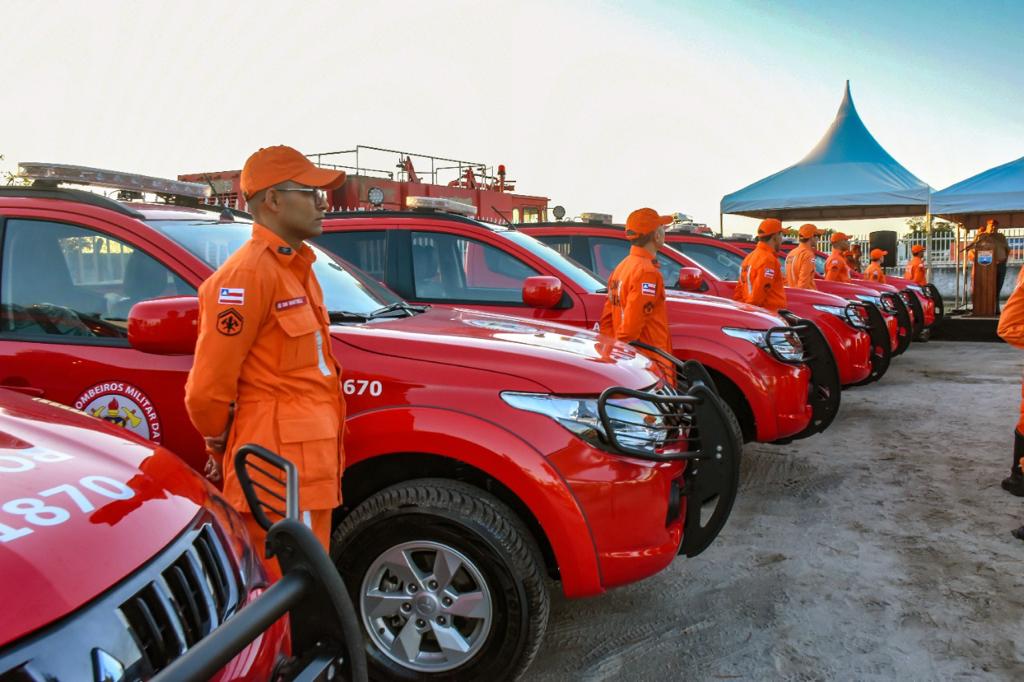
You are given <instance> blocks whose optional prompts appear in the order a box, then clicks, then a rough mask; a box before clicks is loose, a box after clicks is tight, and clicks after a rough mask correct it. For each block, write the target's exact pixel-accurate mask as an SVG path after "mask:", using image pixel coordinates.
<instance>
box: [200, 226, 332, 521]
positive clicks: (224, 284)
mask: <svg viewBox="0 0 1024 682" xmlns="http://www.w3.org/2000/svg"><path fill="white" fill-rule="evenodd" d="M315 259H316V256H315V254H314V253H313V250H312V249H310V248H309V246H306V245H303V246H302V248H301V249H299V250H298V251H297V252H296V251H295V250H294V249H292V248H291V247H290V246H288V244H287V243H286V242H285V241H284V240H282V239H281V238H280V237H278V236H277V235H276V234H274V233H273V232H271V231H270V230H268V229H267V228H265V227H263V226H262V225H258V224H257V225H253V230H252V239H250V240H249V241H248V242H246V243H245V244H244V245H243V246H242V247H241V248H240V249H238V251H236V252H235V253H234V254H232V255H231V256H230V257H229V258H228V259H227V260H226V261H225V262H224V264H223V265H221V266H220V268H218V269H217V271H216V272H215V273H214V274H213V275H212V276H211V277H210V278H209V279H208V280H206V281H205V282H204V283H203V285H202V286H201V287H200V288H199V342H198V344H197V345H196V354H195V362H194V364H193V366H192V371H191V372H190V373H189V376H188V382H187V383H186V385H185V405H186V407H187V408H188V413H189V417H190V418H191V419H192V423H193V424H195V426H196V428H197V429H198V430H199V432H200V433H201V434H203V435H204V436H218V435H220V434H221V433H223V432H224V428H225V427H226V426H227V422H228V409H229V405H230V404H231V403H232V402H234V403H235V417H234V421H233V423H232V425H231V430H230V432H229V434H228V441H227V449H226V451H225V453H226V456H225V457H224V466H222V468H221V469H222V472H223V475H224V495H225V496H226V497H227V499H228V501H229V502H230V503H231V504H232V506H234V507H235V508H236V509H239V510H241V511H248V505H247V504H246V502H245V498H244V496H243V495H242V490H241V487H240V486H239V484H238V479H237V478H236V476H235V471H234V462H233V457H234V453H235V452H236V451H237V450H238V448H239V447H240V446H242V445H244V444H246V443H255V444H257V445H262V446H263V447H265V448H268V449H269V450H272V451H273V452H276V453H277V454H279V455H281V456H282V457H284V458H286V459H288V460H291V461H292V462H294V463H295V465H296V467H297V468H298V473H299V505H300V509H301V510H324V509H333V508H335V507H337V506H338V504H339V503H340V502H341V472H342V468H343V466H344V458H343V454H342V440H341V434H342V428H343V425H344V418H345V402H344V397H343V396H342V394H341V391H340V383H339V378H340V376H341V367H340V366H339V365H338V363H337V362H336V361H335V359H334V356H333V354H332V352H331V340H330V321H329V318H328V315H327V310H326V308H324V304H323V292H322V291H321V289H320V285H319V283H318V282H317V280H316V277H315V276H314V274H313V271H312V265H313V261H314V260H315Z"/></svg>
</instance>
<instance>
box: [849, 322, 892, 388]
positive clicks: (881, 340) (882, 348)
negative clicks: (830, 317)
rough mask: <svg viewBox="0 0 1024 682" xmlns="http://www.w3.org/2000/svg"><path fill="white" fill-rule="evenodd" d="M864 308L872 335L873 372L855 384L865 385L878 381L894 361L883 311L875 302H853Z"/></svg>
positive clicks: (869, 331) (869, 333) (870, 334)
mask: <svg viewBox="0 0 1024 682" xmlns="http://www.w3.org/2000/svg"><path fill="white" fill-rule="evenodd" d="M851 305H855V306H857V307H859V308H861V309H862V310H864V311H865V312H866V314H867V317H868V329H867V331H868V335H869V336H870V337H871V374H869V375H868V376H867V378H866V379H864V380H863V381H860V382H858V383H857V384H855V385H856V386H863V385H864V384H870V383H873V382H875V381H878V380H879V379H881V378H882V377H883V376H885V373H886V372H887V371H888V370H889V364H890V362H891V361H892V341H891V339H890V338H889V327H888V325H886V323H885V317H884V316H883V315H882V311H880V310H879V309H878V306H876V305H875V304H874V303H852V304H851Z"/></svg>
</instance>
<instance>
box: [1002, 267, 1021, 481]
mask: <svg viewBox="0 0 1024 682" xmlns="http://www.w3.org/2000/svg"><path fill="white" fill-rule="evenodd" d="M996 333H997V334H999V338H1001V339H1002V340H1003V341H1006V343H1008V344H1010V345H1011V346H1013V347H1014V348H1021V349H1024V270H1021V274H1020V275H1019V276H1018V277H1017V286H1016V287H1015V288H1014V290H1013V293H1012V294H1010V298H1009V300H1007V301H1006V305H1005V306H1003V312H1002V313H1001V314H1000V315H999V328H998V329H997V331H996ZM1017 433H1020V434H1024V386H1022V387H1021V405H1020V419H1019V420H1018V421H1017ZM1021 466H1022V467H1024V458H1022V459H1021Z"/></svg>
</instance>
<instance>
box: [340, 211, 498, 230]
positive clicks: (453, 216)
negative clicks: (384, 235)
mask: <svg viewBox="0 0 1024 682" xmlns="http://www.w3.org/2000/svg"><path fill="white" fill-rule="evenodd" d="M424 215H426V216H429V217H431V218H433V219H435V220H448V221H451V222H454V223H465V224H467V225H474V226H476V227H486V228H487V229H489V230H496V229H515V227H514V226H509V225H505V224H504V223H488V222H484V221H482V220H479V219H477V218H471V217H469V216H464V215H459V214H457V213H446V212H444V211H434V210H416V211H392V210H383V211H362V210H359V211H355V210H353V211H328V212H327V213H325V214H324V218H325V219H327V218H332V219H333V218H356V219H358V218H377V217H387V218H416V217H422V216H424Z"/></svg>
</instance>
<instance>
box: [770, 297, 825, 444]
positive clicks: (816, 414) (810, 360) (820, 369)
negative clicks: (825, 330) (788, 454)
mask: <svg viewBox="0 0 1024 682" xmlns="http://www.w3.org/2000/svg"><path fill="white" fill-rule="evenodd" d="M779 315H781V316H782V317H783V318H784V319H785V320H786V321H787V322H789V324H790V327H789V328H790V330H792V331H794V332H796V334H797V336H799V337H800V341H801V343H803V346H804V364H806V365H807V366H808V368H810V370H811V381H810V384H809V386H808V389H807V402H808V403H809V404H810V406H811V410H812V412H811V422H810V423H809V424H808V425H807V427H806V428H805V429H804V430H803V431H801V432H799V433H797V434H795V435H793V436H789V437H788V438H782V439H779V440H777V441H774V442H775V443H780V444H784V443H791V442H793V441H794V440H799V439H801V438H807V437H808V436H813V435H814V434H816V433H821V432H822V431H824V430H825V429H827V428H828V427H829V425H830V424H831V423H832V421H833V420H834V419H835V418H836V415H837V414H838V413H839V402H840V395H841V394H842V385H841V384H840V382H839V367H838V366H837V365H836V359H835V356H833V355H832V349H831V348H829V346H828V341H827V340H826V339H825V336H824V334H822V333H821V330H820V329H818V327H817V326H815V324H814V323H813V322H811V321H810V320H805V319H802V318H799V317H797V316H796V315H794V314H793V313H791V312H789V311H786V310H780V311H779Z"/></svg>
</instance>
